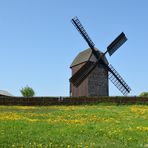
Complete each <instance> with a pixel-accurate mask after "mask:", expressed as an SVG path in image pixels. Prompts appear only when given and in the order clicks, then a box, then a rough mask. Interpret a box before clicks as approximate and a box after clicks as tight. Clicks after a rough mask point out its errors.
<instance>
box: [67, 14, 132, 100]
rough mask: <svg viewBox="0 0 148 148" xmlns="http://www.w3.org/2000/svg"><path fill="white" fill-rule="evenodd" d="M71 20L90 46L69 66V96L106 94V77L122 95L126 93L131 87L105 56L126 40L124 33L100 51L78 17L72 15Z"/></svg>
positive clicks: (107, 92)
mask: <svg viewBox="0 0 148 148" xmlns="http://www.w3.org/2000/svg"><path fill="white" fill-rule="evenodd" d="M71 22H72V24H73V25H74V26H75V27H76V29H77V30H78V31H79V33H80V34H81V35H82V37H83V38H84V40H85V41H86V42H87V44H88V45H89V47H90V48H89V49H87V50H85V51H83V52H81V53H80V54H78V56H77V57H76V58H75V59H74V61H73V62H72V64H71V66H70V68H71V69H72V77H71V78H70V94H71V96H75V97H78V96H108V94H109V91H108V79H110V80H111V82H112V83H113V84H114V85H115V86H116V87H117V89H118V90H119V91H120V92H121V93H122V94H123V95H127V94H128V93H129V92H130V91H131V88H130V87H129V86H128V85H127V83H126V82H125V81H124V80H123V78H122V77H121V76H120V75H119V73H118V72H117V71H116V70H115V69H114V67H113V66H112V65H111V64H109V63H108V61H107V59H106V57H105V55H106V53H109V55H110V56H111V55H112V54H113V53H114V52H115V51H116V50H117V49H118V48H119V47H120V46H122V45H123V44H124V43H125V42H126V40H127V38H126V36H125V34H124V33H123V32H122V33H121V34H120V35H119V36H118V37H117V38H116V39H115V40H114V41H113V42H112V43H111V44H110V45H109V46H108V47H107V50H106V51H105V52H104V53H102V52H101V51H100V50H98V49H97V48H96V47H95V44H94V43H93V41H92V40H91V38H90V37H89V35H88V34H87V32H86V30H85V29H84V28H83V26H82V24H81V22H80V21H79V19H78V18H77V17H74V18H73V19H72V20H71Z"/></svg>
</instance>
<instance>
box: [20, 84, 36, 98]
mask: <svg viewBox="0 0 148 148" xmlns="http://www.w3.org/2000/svg"><path fill="white" fill-rule="evenodd" d="M20 92H21V94H22V95H23V97H33V96H34V95H35V92H34V90H33V89H32V88H31V87H29V86H26V87H24V88H22V89H21V90H20Z"/></svg>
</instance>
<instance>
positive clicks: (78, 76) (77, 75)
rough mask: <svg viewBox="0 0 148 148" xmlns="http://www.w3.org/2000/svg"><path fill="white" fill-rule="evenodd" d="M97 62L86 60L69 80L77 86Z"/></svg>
mask: <svg viewBox="0 0 148 148" xmlns="http://www.w3.org/2000/svg"><path fill="white" fill-rule="evenodd" d="M97 64H98V63H97V62H96V63H93V62H90V61H88V62H87V63H86V64H85V65H84V66H82V67H81V68H80V69H79V70H78V71H77V72H76V73H75V74H74V75H73V76H72V77H71V78H70V82H71V83H73V84H74V85H75V86H76V87H77V86H79V85H80V84H81V83H82V81H83V80H84V79H85V78H86V77H87V76H88V75H89V73H90V72H91V71H92V70H93V69H94V68H95V67H96V65H97Z"/></svg>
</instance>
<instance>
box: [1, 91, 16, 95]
mask: <svg viewBox="0 0 148 148" xmlns="http://www.w3.org/2000/svg"><path fill="white" fill-rule="evenodd" d="M0 96H13V95H12V94H10V93H9V92H7V91H5V90H0Z"/></svg>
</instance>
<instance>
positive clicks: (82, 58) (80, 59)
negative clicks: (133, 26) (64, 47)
mask: <svg viewBox="0 0 148 148" xmlns="http://www.w3.org/2000/svg"><path fill="white" fill-rule="evenodd" d="M95 49H96V51H97V52H98V54H99V53H101V52H100V51H99V50H98V49H97V48H95ZM91 55H92V49H91V48H88V49H86V50H84V51H82V52H80V53H79V54H78V55H77V56H76V58H75V59H74V60H73V62H72V64H71V65H70V68H72V67H74V66H76V65H79V64H81V63H84V62H87V61H89V60H90V57H91ZM103 60H104V61H105V62H106V63H108V61H107V59H106V58H105V57H104V58H103Z"/></svg>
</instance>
